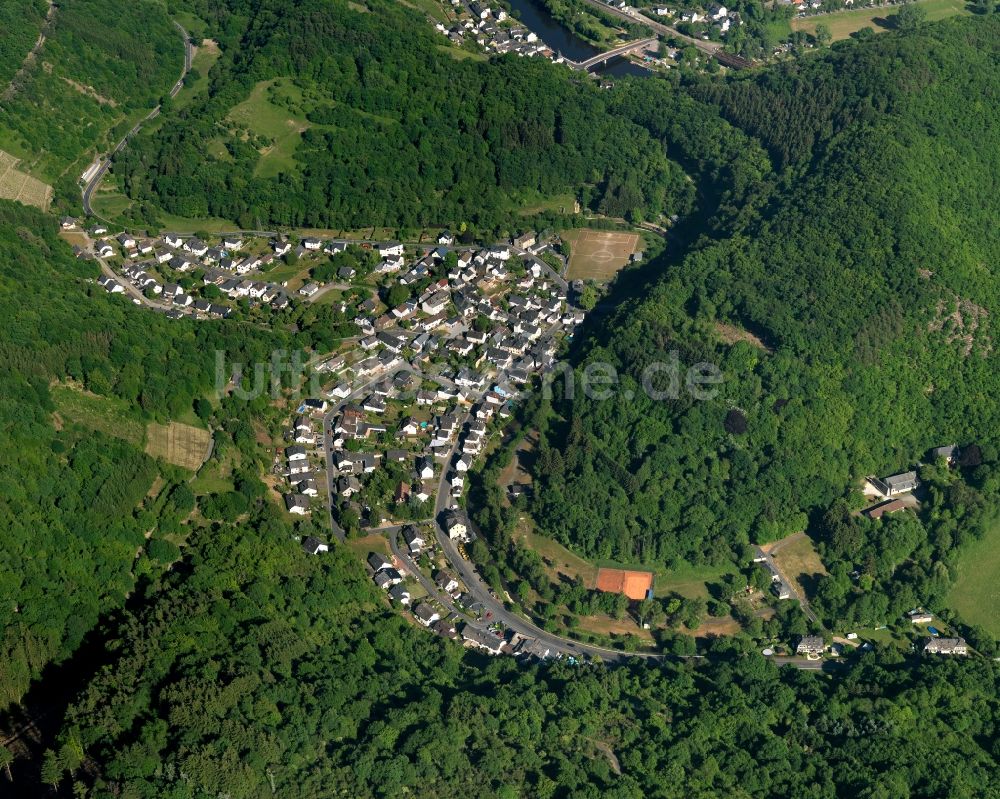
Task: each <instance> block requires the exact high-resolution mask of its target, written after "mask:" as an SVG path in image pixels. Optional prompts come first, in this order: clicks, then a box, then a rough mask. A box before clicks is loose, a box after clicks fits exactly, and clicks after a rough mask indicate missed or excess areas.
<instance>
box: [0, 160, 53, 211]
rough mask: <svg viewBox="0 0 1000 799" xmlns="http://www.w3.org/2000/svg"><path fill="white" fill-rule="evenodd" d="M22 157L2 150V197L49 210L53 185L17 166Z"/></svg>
mask: <svg viewBox="0 0 1000 799" xmlns="http://www.w3.org/2000/svg"><path fill="white" fill-rule="evenodd" d="M18 163H20V159H18V158H15V157H14V156H13V155H11V154H10V153H7V152H4V151H3V150H0V199H3V200H16V201H17V202H20V203H24V204H25V205H34V206H35V207H37V208H41V209H42V210H43V211H47V210H48V208H49V202H50V201H51V200H52V187H51V186H49V185H48V184H46V183H42V181H40V180H38V179H37V178H33V177H32V176H31V175H29V174H28V173H27V172H22V171H21V170H20V169H18V168H17V165H18Z"/></svg>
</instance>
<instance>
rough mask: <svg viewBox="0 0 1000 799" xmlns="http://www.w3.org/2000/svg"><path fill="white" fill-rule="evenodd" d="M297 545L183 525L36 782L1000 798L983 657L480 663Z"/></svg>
mask: <svg viewBox="0 0 1000 799" xmlns="http://www.w3.org/2000/svg"><path fill="white" fill-rule="evenodd" d="M300 524H302V525H304V524H305V523H300ZM300 532H301V531H300ZM291 533H292V530H291V529H289V528H288V527H287V526H286V523H285V522H284V521H283V520H282V518H281V517H280V516H279V515H278V514H277V513H275V511H274V510H273V507H272V506H269V505H268V504H267V503H264V504H262V505H259V506H258V508H257V510H255V511H254V512H253V513H252V515H251V518H250V519H249V521H248V523H247V524H245V525H241V526H240V527H234V526H231V525H221V526H220V525H217V526H215V527H213V528H212V529H208V528H205V529H203V530H201V532H200V533H198V534H197V538H196V540H195V542H194V547H193V552H194V554H193V555H192V556H191V558H190V559H189V560H188V561H187V562H186V563H185V564H184V568H182V569H180V570H179V571H178V573H176V574H174V575H173V576H171V577H170V579H169V580H168V583H167V585H166V590H165V591H164V592H163V593H162V598H161V599H159V600H157V601H155V602H154V603H152V605H151V606H150V607H149V608H148V609H147V610H145V611H143V612H141V613H139V614H136V615H130V616H129V618H128V620H127V622H126V623H125V624H123V625H122V627H121V630H120V633H119V634H118V636H117V637H116V638H115V639H114V640H113V641H111V642H109V650H110V654H109V662H108V665H107V667H106V668H105V669H104V670H103V671H102V672H101V673H100V674H99V675H98V676H97V678H96V679H95V680H94V681H93V682H92V683H91V686H90V688H89V689H88V690H87V691H86V692H85V694H84V695H83V696H82V697H81V699H80V700H79V701H78V702H77V703H76V704H75V705H74V706H73V707H72V708H71V709H70V711H69V713H68V715H67V720H66V725H65V727H64V731H63V734H62V736H61V738H60V741H59V743H58V744H54V745H53V747H52V749H51V750H50V751H49V753H48V755H47V756H46V757H45V760H44V764H43V766H42V775H43V780H44V781H45V782H48V783H50V784H53V785H59V786H60V787H61V788H62V789H63V791H64V792H66V793H69V791H70V787H71V786H72V785H73V783H74V777H75V780H76V781H77V782H81V783H83V784H84V785H90V784H93V785H95V789H94V790H93V792H92V793H90V794H89V795H90V796H92V797H94V799H98V798H100V799H104V797H111V796H129V797H134V798H135V799H140V798H143V799H144V798H145V797H148V798H149V799H154V798H155V799H159V797H164V796H177V797H189V796H190V797H194V796H203V795H211V796H216V795H219V794H223V795H226V796H229V797H231V799H249V798H250V797H253V798H254V799H265V798H266V797H271V796H288V797H303V798H304V797H327V796H339V795H344V796H352V797H390V796H399V795H411V796H416V797H469V796H475V797H477V798H480V797H481V798H482V799H490V798H491V797H497V798H498V799H499V798H501V797H502V798H503V799H510V797H516V796H531V797H570V796H577V797H598V796H605V797H607V796H612V797H621V799H626V798H628V799H639V798H640V797H663V798H664V799H665V798H666V797H678V799H688V798H689V797H706V799H707V797H717V796H722V795H731V796H746V797H765V796H775V797H776V796H795V797H817V798H819V797H825V798H828V799H832V798H833V797H835V796H850V795H857V796H865V797H890V796H910V797H914V798H916V797H940V796H986V795H990V794H991V793H993V792H995V791H997V790H1000V783H998V782H997V775H998V773H1000V769H998V766H1000V763H998V762H997V760H996V752H995V747H994V745H993V742H994V741H995V740H996V736H997V734H998V722H1000V707H998V703H997V691H998V688H1000V686H998V684H997V671H996V665H995V664H994V663H991V662H990V661H987V660H977V661H975V662H972V663H968V662H967V663H959V662H949V661H938V662H925V663H924V664H922V665H919V666H917V665H913V664H904V663H903V662H901V660H900V659H899V656H898V655H892V654H890V653H886V654H884V655H880V656H875V655H874V654H872V655H868V656H867V657H866V659H865V660H864V661H863V662H862V663H860V664H859V665H857V666H855V667H853V668H852V669H851V670H850V671H849V672H845V673H843V674H840V675H838V677H837V678H836V679H834V680H829V679H824V678H823V677H821V676H817V675H815V674H807V673H802V672H796V671H794V670H790V669H789V670H785V671H782V672H779V671H778V670H777V668H776V667H775V666H774V665H772V664H770V663H767V662H765V660H764V659H763V658H762V657H760V656H759V655H757V654H756V653H750V652H747V651H745V648H744V647H745V645H744V643H742V642H730V643H721V644H718V645H717V646H716V648H715V651H714V653H713V655H712V657H711V658H710V660H709V661H708V662H707V663H706V662H702V663H701V665H694V662H689V663H667V664H664V665H657V664H651V663H642V664H639V663H634V664H631V665H629V666H623V667H619V668H613V669H605V668H603V667H601V666H577V667H574V666H572V665H567V664H565V663H554V664H553V663H549V664H546V665H529V664H526V663H521V662H518V661H516V660H514V659H513V658H509V657H502V658H496V659H489V658H485V657H479V656H475V655H468V654H463V650H462V649H461V647H460V646H459V645H458V644H456V643H452V642H446V641H443V640H441V639H439V638H437V637H434V636H431V635H428V634H427V633H426V632H424V631H422V630H418V629H415V628H414V627H412V626H409V625H407V623H406V622H405V621H403V620H402V619H401V618H400V617H399V616H398V615H396V614H394V613H392V612H391V611H389V610H387V609H386V608H384V607H383V606H382V605H381V604H380V602H379V600H378V599H377V597H376V592H375V590H374V589H373V587H372V585H371V583H370V581H368V580H367V579H366V577H365V575H364V574H363V572H362V570H361V567H360V564H359V563H358V562H357V561H356V560H353V559H352V558H351V557H350V556H349V554H347V551H346V550H345V549H343V548H337V549H335V550H334V551H332V552H330V553H327V554H326V555H324V556H322V557H318V558H308V557H306V556H304V555H303V554H302V552H301V549H300V548H299V547H298V545H297V544H296V543H295V542H294V541H293V540H292V539H291V537H290V536H291ZM84 763H85V764H86V765H85V766H83V767H81V764H84ZM95 768H96V772H95Z"/></svg>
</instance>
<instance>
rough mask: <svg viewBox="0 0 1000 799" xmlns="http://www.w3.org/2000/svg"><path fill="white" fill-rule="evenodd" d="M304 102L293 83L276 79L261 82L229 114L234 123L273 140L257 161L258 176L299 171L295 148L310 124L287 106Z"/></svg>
mask: <svg viewBox="0 0 1000 799" xmlns="http://www.w3.org/2000/svg"><path fill="white" fill-rule="evenodd" d="M301 101H302V90H301V89H299V88H298V87H297V86H295V85H294V84H293V83H291V82H290V81H287V80H282V79H281V78H276V79H274V80H268V81H261V82H260V83H258V84H257V85H256V86H254V87H253V90H252V91H251V92H250V96H249V97H248V98H247V99H246V100H244V101H243V102H242V103H239V104H238V105H235V106H233V108H232V110H231V111H230V112H229V115H228V116H227V119H228V120H229V121H230V122H231V123H233V124H235V125H239V126H241V127H244V128H246V129H247V130H249V131H250V132H251V133H253V134H254V135H255V136H260V137H263V138H265V139H268V140H269V141H270V144H268V145H267V146H266V147H264V148H263V149H262V150H261V151H260V160H259V161H258V162H257V168H256V174H258V175H260V176H261V177H274V176H275V175H277V174H279V173H281V172H290V171H292V170H294V169H296V164H295V159H294V155H295V149H296V148H297V147H298V146H299V142H300V141H301V140H302V133H303V132H304V131H305V130H306V129H307V128H308V127H309V122H307V121H306V119H305V117H304V116H301V115H299V114H297V113H293V112H292V111H291V109H290V108H289V107H288V106H297V105H298V104H299V103H300V102H301ZM286 104H287V105H286Z"/></svg>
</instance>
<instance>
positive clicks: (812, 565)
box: [773, 533, 827, 598]
mask: <svg viewBox="0 0 1000 799" xmlns="http://www.w3.org/2000/svg"><path fill="white" fill-rule="evenodd" d="M785 541H787V542H788V543H787V544H782V542H780V541H779V542H777V543H776V544H774V545H773V546H774V547H777V551H775V552H774V553H773V554H774V561H775V563H777V564H778V568H780V569H781V570H782V572H784V573H785V574H786V575H787V576H788V577H789V578H790V579H791V580H792V582H794V583H795V587H796V588H797V589H798V590H799V591H801V592H802V595H803V596H805V597H807V598H808V597H809V596H810V595H811V594H812V591H811V590H806V588H807V587H808V588H810V589H811V588H812V580H811V579H810V578H811V577H813V576H814V575H818V574H824V575H825V574H827V571H826V567H825V566H824V565H823V561H821V560H820V559H819V555H818V554H817V553H816V547H815V546H813V542H812V539H811V538H809V536H807V535H804V534H802V533H796V534H795V535H793V536H790V537H789V538H787V539H785ZM779 545H780V546H779Z"/></svg>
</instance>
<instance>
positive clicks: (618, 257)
mask: <svg viewBox="0 0 1000 799" xmlns="http://www.w3.org/2000/svg"><path fill="white" fill-rule="evenodd" d="M561 235H562V238H563V240H564V241H567V242H569V245H570V257H569V270H568V271H567V274H566V277H567V278H568V279H569V280H596V281H599V282H603V281H608V280H611V278H613V277H614V276H615V275H616V274H617V273H618V272H619V271H620V270H621V269H623V268H624V267H625V266H626V265H627V264H628V262H629V257H630V256H631V255H632V253H634V252H635V251H636V248H637V247H638V246H639V241H640V239H639V234H638V233H616V232H614V231H608V230H586V229H582V230H567V231H565V232H564V233H562V234H561Z"/></svg>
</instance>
